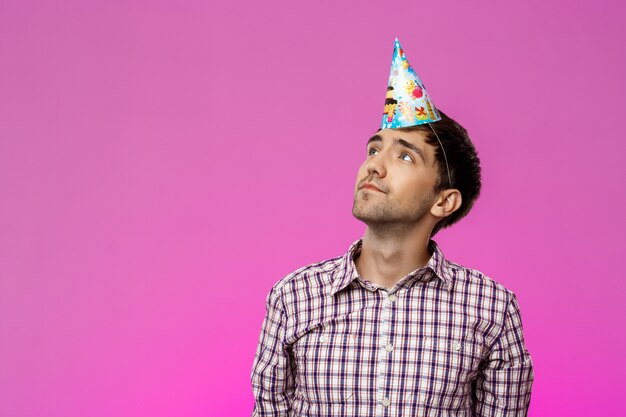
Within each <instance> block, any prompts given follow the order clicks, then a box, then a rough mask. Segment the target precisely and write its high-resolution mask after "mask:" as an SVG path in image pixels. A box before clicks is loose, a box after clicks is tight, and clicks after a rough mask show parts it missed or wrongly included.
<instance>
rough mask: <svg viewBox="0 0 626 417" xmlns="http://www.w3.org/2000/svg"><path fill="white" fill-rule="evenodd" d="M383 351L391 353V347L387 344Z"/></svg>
mask: <svg viewBox="0 0 626 417" xmlns="http://www.w3.org/2000/svg"><path fill="white" fill-rule="evenodd" d="M385 350H386V351H387V352H391V351H392V350H393V345H392V344H391V343H389V344H388V345H387V346H385Z"/></svg>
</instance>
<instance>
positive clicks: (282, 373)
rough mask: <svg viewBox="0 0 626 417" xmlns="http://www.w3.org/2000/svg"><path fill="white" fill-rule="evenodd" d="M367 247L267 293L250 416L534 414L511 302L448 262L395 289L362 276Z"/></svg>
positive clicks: (432, 245)
mask: <svg viewBox="0 0 626 417" xmlns="http://www.w3.org/2000/svg"><path fill="white" fill-rule="evenodd" d="M361 244H362V239H359V240H357V241H356V242H354V243H352V244H351V245H350V248H349V250H348V252H347V253H346V254H345V255H343V256H340V257H337V258H333V259H329V260H326V261H323V262H318V263H315V264H311V265H307V266H305V267H302V268H300V269H298V270H296V271H294V272H292V273H290V274H289V275H287V276H285V277H284V278H282V279H281V280H280V281H278V282H277V283H276V284H275V285H274V286H273V287H272V289H271V290H270V292H269V294H268V296H267V300H266V308H267V314H266V316H265V319H264V321H263V326H262V329H261V335H260V339H259V344H258V348H257V351H256V355H255V358H254V364H253V369H252V375H251V381H252V389H253V392H254V396H255V406H254V409H253V411H252V416H253V417H254V416H258V417H261V416H311V417H312V416H320V417H329V416H342V417H348V416H358V417H366V416H381V417H392V416H393V417H395V416H398V417H399V416H405V417H412V416H454V417H470V416H490V417H496V416H501V417H513V416H515V417H520V416H526V415H527V412H528V405H529V402H530V396H531V389H532V383H533V379H534V373H533V365H532V360H531V357H530V354H529V352H528V350H527V349H526V347H525V345H524V336H523V329H522V319H521V315H520V309H519V306H518V302H517V298H516V296H515V294H514V293H513V292H512V291H510V290H508V289H507V288H505V287H504V286H503V285H502V284H500V283H498V282H496V281H494V280H492V279H491V278H489V277H487V276H485V275H484V274H483V273H481V272H480V271H478V270H475V269H468V268H465V267H463V266H461V265H459V264H457V263H454V262H451V261H449V260H446V259H445V258H444V256H443V253H442V251H441V250H440V248H439V247H438V245H437V244H436V242H435V241H433V240H432V239H430V240H429V243H428V249H429V253H431V258H430V260H429V261H428V264H427V265H426V266H425V267H423V268H419V269H416V270H414V271H413V272H411V273H410V274H408V275H407V276H405V277H403V278H402V279H401V280H400V281H399V282H398V283H397V284H396V285H394V287H393V288H391V289H385V288H384V287H378V286H376V285H373V284H371V283H369V282H367V281H365V280H364V279H363V278H361V277H359V275H358V272H357V270H356V267H355V264H354V259H355V258H356V256H358V254H359V253H360V251H361Z"/></svg>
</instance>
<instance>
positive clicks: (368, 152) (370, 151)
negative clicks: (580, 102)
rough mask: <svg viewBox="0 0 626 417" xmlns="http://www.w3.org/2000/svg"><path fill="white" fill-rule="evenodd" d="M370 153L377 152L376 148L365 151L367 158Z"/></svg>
mask: <svg viewBox="0 0 626 417" xmlns="http://www.w3.org/2000/svg"><path fill="white" fill-rule="evenodd" d="M372 151H378V149H376V148H370V149H369V150H368V151H367V155H368V156H369V155H371V154H372Z"/></svg>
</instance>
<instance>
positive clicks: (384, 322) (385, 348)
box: [376, 291, 397, 415]
mask: <svg viewBox="0 0 626 417" xmlns="http://www.w3.org/2000/svg"><path fill="white" fill-rule="evenodd" d="M383 294H384V299H383V308H382V314H381V325H380V339H379V340H380V348H381V350H382V352H383V354H381V355H379V359H378V375H377V382H376V391H377V392H376V397H377V398H378V400H379V404H381V405H382V406H383V407H389V406H390V405H391V400H390V399H389V397H388V393H386V392H385V375H386V373H387V366H388V363H389V360H390V358H389V355H390V354H391V352H392V351H393V349H394V347H393V344H392V343H391V340H390V339H391V313H392V309H393V304H394V303H395V301H396V300H397V297H396V296H395V295H394V294H391V295H390V294H389V293H388V292H386V291H383ZM381 413H382V411H381ZM377 415H379V413H377ZM380 415H382V414H380Z"/></svg>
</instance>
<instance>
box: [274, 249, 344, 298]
mask: <svg viewBox="0 0 626 417" xmlns="http://www.w3.org/2000/svg"><path fill="white" fill-rule="evenodd" d="M342 258H343V256H336V257H334V258H329V259H325V260H322V261H318V262H313V263H310V264H308V265H304V266H302V267H300V268H298V269H296V270H295V271H292V272H290V273H288V274H287V275H285V276H283V277H282V278H281V279H279V280H278V281H277V282H276V283H274V284H273V285H272V288H271V290H270V293H269V294H268V301H269V299H270V298H273V299H275V300H276V299H279V298H284V297H290V296H291V297H293V296H294V295H296V294H298V292H300V291H302V290H306V291H307V292H318V291H320V290H323V289H326V288H328V287H329V286H330V285H331V283H332V279H333V276H334V274H335V272H336V270H337V269H338V268H339V267H340V266H341V261H342Z"/></svg>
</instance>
